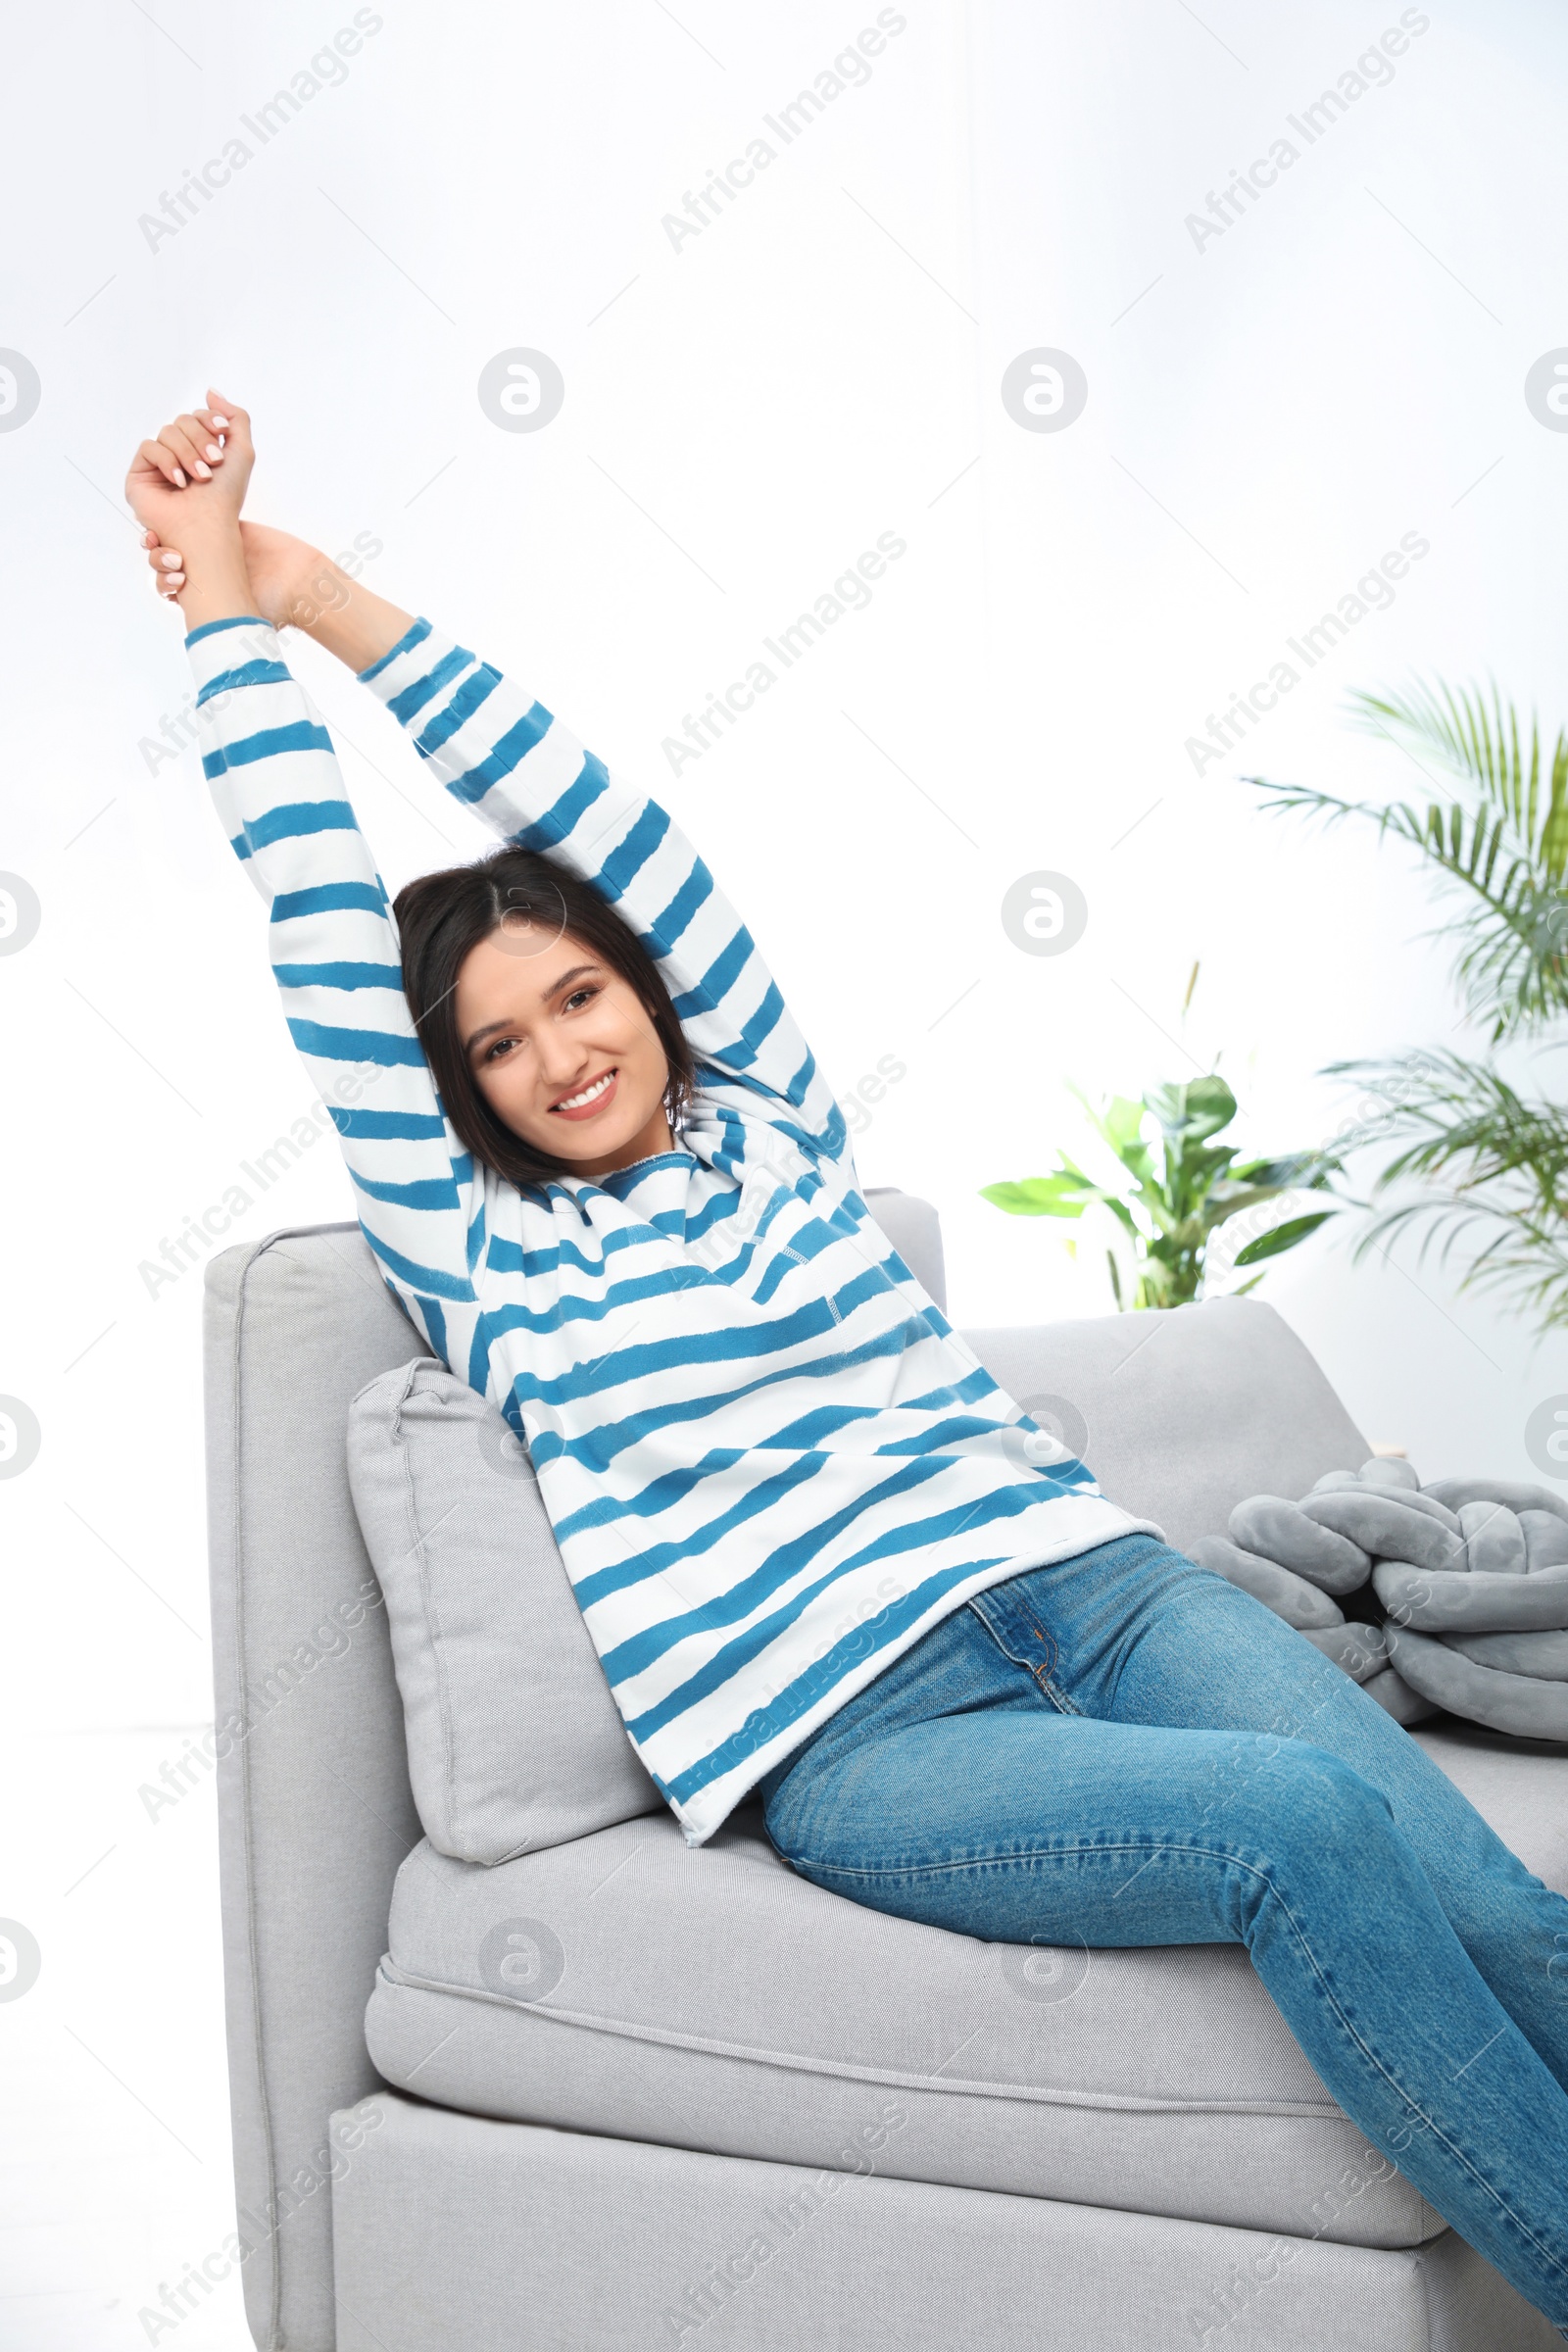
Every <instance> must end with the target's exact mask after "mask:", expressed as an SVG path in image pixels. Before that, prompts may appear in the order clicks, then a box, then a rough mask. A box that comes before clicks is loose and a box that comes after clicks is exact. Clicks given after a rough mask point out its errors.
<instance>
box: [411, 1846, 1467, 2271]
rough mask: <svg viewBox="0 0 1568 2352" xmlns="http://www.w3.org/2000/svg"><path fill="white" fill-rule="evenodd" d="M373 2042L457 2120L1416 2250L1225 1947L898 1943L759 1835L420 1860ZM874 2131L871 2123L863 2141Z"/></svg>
mask: <svg viewBox="0 0 1568 2352" xmlns="http://www.w3.org/2000/svg"><path fill="white" fill-rule="evenodd" d="M389 1935H390V1950H389V1952H388V1954H387V1956H386V1958H385V1959H384V1961H383V1962H382V1965H381V1969H380V1971H379V1973H378V1976H377V1980H376V1985H375V1989H374V1991H373V1993H372V1995H371V1998H370V2002H369V2006H368V2012H367V2018H366V2034H367V2040H368V2046H369V2051H370V2056H371V2058H372V2059H373V2060H374V2063H375V2065H376V2068H377V2070H378V2071H379V2073H380V2074H381V2075H382V2076H383V2077H384V2079H385V2080H386V2081H387V2082H390V2083H392V2084H393V2085H395V2086H396V2087H398V2088H401V2089H406V2090H409V2091H412V2092H415V2093H417V2095H418V2096H419V2097H421V2098H424V2099H431V2100H434V2101H436V2102H438V2103H439V2104H442V2105H445V2106H449V2107H455V2108H460V2109H463V2110H466V2111H468V2112H471V2113H473V2114H478V2115H488V2116H495V2117H500V2118H503V2119H506V2120H511V2121H517V2122H524V2123H534V2124H551V2125H555V2126H558V2127H564V2128H566V2129H569V2130H572V2131H593V2132H605V2133H611V2134H615V2135H618V2136H622V2137H625V2138H629V2139H639V2140H658V2141H661V2142H662V2143H664V2144H665V2145H669V2146H679V2147H688V2148H707V2149H709V2150H711V2151H712V2152H714V2153H716V2154H721V2155H733V2156H753V2157H767V2158H770V2159H773V2160H775V2161H779V2162H788V2163H799V2164H808V2165H818V2166H820V2165H836V2164H839V2163H840V2162H842V2160H843V2151H844V2148H845V2146H846V2144H847V2142H848V2141H849V2139H850V2138H852V2137H853V2135H854V2133H855V2132H856V2131H858V2130H859V2129H860V2127H861V2126H862V2125H863V2124H865V2123H866V2122H867V2120H868V2119H870V2120H871V2121H872V2122H873V2125H874V2123H875V2120H876V2119H877V2118H878V2117H879V2116H881V2114H882V2110H883V2108H884V2107H885V2106H886V2105H887V2104H888V2103H890V2102H891V2103H892V2104H894V2105H896V2106H897V2108H898V2109H899V2111H900V2112H901V2114H903V2115H905V2116H906V2117H907V2128H901V2129H900V2130H899V2131H897V2132H896V2134H894V2135H893V2136H892V2137H890V2138H889V2139H888V2141H887V2144H886V2145H885V2146H884V2147H883V2148H882V2150H881V2153H880V2155H879V2157H878V2162H879V2165H880V2166H881V2168H882V2169H883V2170H884V2171H891V2172H897V2173H900V2174H902V2175H903V2176H904V2177H906V2178H908V2179H914V2180H932V2181H945V2182H951V2183H954V2184H956V2185H958V2186H963V2187H970V2188H985V2189H1001V2190H1008V2191H1012V2192H1015V2193H1017V2194H1021V2195H1026V2196H1038V2197H1054V2198H1067V2199H1071V2200H1074V2201H1077V2202H1083V2203H1088V2204H1095V2205H1103V2206H1111V2207H1115V2208H1117V2209H1119V2210H1123V2211H1130V2212H1148V2213H1162V2214H1168V2215H1171V2216H1173V2217H1176V2218H1182V2219H1187V2220H1192V2221H1211V2222H1225V2223H1231V2224H1236V2225H1240V2226H1242V2227H1246V2228H1251V2229H1282V2230H1287V2231H1291V2232H1293V2233H1295V2234H1298V2235H1309V2234H1311V2233H1312V2231H1313V2230H1314V2229H1318V2228H1319V2227H1320V2226H1321V2227H1322V2228H1323V2229H1324V2232H1325V2234H1328V2235H1332V2236H1340V2237H1344V2238H1348V2239H1351V2240H1353V2241H1355V2242H1358V2243H1362V2244H1369V2245H1384V2246H1397V2245H1411V2244H1415V2243H1418V2242H1420V2241H1421V2240H1422V2239H1424V2238H1427V2237H1430V2236H1432V2235H1433V2234H1434V2233H1435V2232H1436V2230H1437V2229H1439V2228H1440V2226H1441V2225H1440V2223H1439V2221H1438V2218H1437V2216H1436V2215H1435V2214H1433V2213H1432V2211H1431V2210H1430V2208H1428V2207H1427V2206H1426V2205H1424V2204H1423V2202H1422V2200H1421V2199H1420V2197H1419V2196H1418V2195H1417V2194H1416V2192H1415V2191H1414V2190H1413V2189H1412V2188H1410V2186H1409V2185H1408V2183H1406V2182H1405V2181H1403V2180H1400V2179H1399V2178H1398V2177H1397V2175H1396V2174H1394V2173H1393V2172H1392V2170H1391V2168H1389V2167H1388V2166H1387V2165H1386V2164H1384V2163H1383V2162H1382V2160H1381V2159H1374V2163H1375V2167H1376V2173H1375V2177H1374V2176H1373V2174H1372V2172H1371V2171H1370V2170H1369V2169H1368V2167H1367V2166H1366V2165H1364V2164H1363V2165H1362V2166H1361V2169H1362V2172H1363V2174H1364V2175H1365V2176H1366V2177H1365V2178H1364V2180H1363V2183H1362V2188H1361V2191H1360V2193H1358V2194H1357V2195H1356V2196H1355V2197H1354V2198H1351V2199H1346V2200H1344V2203H1345V2210H1344V2212H1343V2214H1342V2213H1339V2212H1332V2213H1323V2214H1317V2215H1314V2212H1313V2206H1314V2201H1315V2200H1317V2199H1320V2198H1322V2197H1323V2196H1324V2194H1325V2192H1326V2191H1327V2190H1328V2189H1329V2188H1330V2187H1331V2185H1332V2184H1333V2183H1335V2182H1337V2181H1339V2180H1340V2179H1341V2176H1342V2174H1344V2173H1345V2171H1346V2169H1347V2168H1348V2167H1355V2166H1356V2165H1357V2164H1358V2163H1360V2161H1361V2159H1362V2157H1363V2154H1364V2150H1365V2146H1366V2143H1365V2141H1364V2139H1363V2138H1362V2136H1361V2134H1360V2133H1359V2132H1357V2131H1355V2129H1354V2127H1353V2126H1352V2125H1351V2124H1350V2123H1349V2122H1348V2120H1347V2119H1346V2117H1345V2116H1344V2115H1343V2114H1342V2112H1341V2111H1340V2109H1339V2108H1338V2107H1337V2106H1336V2104H1335V2103H1334V2101H1333V2100H1332V2099H1331V2098H1330V2097H1329V2095H1328V2093H1327V2092H1326V2091H1325V2089H1324V2088H1323V2085H1322V2084H1321V2082H1319V2081H1318V2079H1317V2077H1316V2076H1315V2075H1314V2074H1313V2072H1312V2070H1311V2068H1310V2067H1309V2066H1308V2065H1307V2063H1306V2060H1305V2059H1304V2058H1303V2057H1302V2055H1301V2052H1300V2050H1299V2048H1298V2046H1297V2044H1296V2042H1295V2041H1294V2039H1293V2038H1292V2036H1291V2035H1290V2034H1289V2033H1288V2032H1287V2031H1286V2029H1285V2027H1284V2024H1283V2022H1282V2021H1281V2018H1280V2016H1279V2012H1278V2011H1277V2010H1276V2009H1275V2007H1274V2004H1273V2002H1272V2001H1271V2000H1270V1999H1269V1997H1268V1995H1267V1993H1266V1992H1265V1991H1264V1990H1263V1988H1262V1986H1261V1985H1260V1984H1259V1983H1258V1981H1257V1978H1256V1977H1255V1976H1254V1975H1253V1973H1252V1970H1251V1967H1250V1963H1249V1961H1248V1959H1247V1955H1246V1953H1245V1952H1244V1951H1243V1950H1242V1949H1241V1947H1240V1946H1239V1945H1223V1944H1215V1945H1191V1946H1184V1947H1171V1948H1160V1949H1148V1950H1133V1951H1093V1952H1088V1951H1085V1950H1083V1949H1081V1948H1080V1949H1078V1950H1065V1951H1058V1950H1054V1949H1046V1948H1044V1947H1039V1948H1035V1947H1027V1946H1019V1945H1012V1944H997V1943H986V1942H982V1941H980V1940H979V1939H978V1938H976V1937H973V1936H956V1935H951V1934H949V1933H947V1932H946V1931H944V1930H942V1929H937V1928H927V1927H923V1926H919V1925H917V1924H915V1923H913V1922H910V1921H907V1920H900V1919H893V1918H889V1917H886V1916H884V1915H883V1914H882V1913H880V1912H876V1911H871V1910H869V1909H866V1908H865V1907H864V1906H862V1905H860V1904H858V1903H853V1902H850V1901H847V1900H846V1899H845V1898H844V1897H842V1896H839V1895H835V1894H829V1893H827V1892H825V1891H824V1890H823V1889H821V1888H819V1887H812V1886H810V1885H809V1883H808V1882H807V1881H806V1880H804V1879H801V1878H797V1877H796V1875H795V1873H794V1872H793V1871H791V1870H790V1869H789V1867H788V1865H787V1864H786V1863H784V1862H782V1861H781V1860H780V1859H779V1857H778V1856H777V1855H776V1854H775V1852H774V1851H773V1848H772V1846H771V1845H770V1844H769V1843H768V1841H767V1838H766V1835H765V1833H764V1831H763V1830H762V1827H761V1822H760V1816H759V1815H758V1813H757V1812H756V1810H755V1809H753V1808H745V1809H743V1810H742V1811H741V1812H739V1813H737V1815H736V1816H735V1818H734V1821H733V1823H732V1824H730V1825H727V1826H726V1828H725V1829H724V1830H723V1831H722V1832H721V1833H719V1834H718V1835H717V1836H715V1837H714V1838H712V1839H711V1841H710V1842H709V1843H708V1844H707V1845H706V1846H702V1847H699V1848H697V1849H696V1850H695V1851H694V1850H691V1849H689V1848H687V1847H686V1845H685V1844H684V1842H683V1840H682V1838H681V1836H680V1832H679V1829H678V1827H677V1826H676V1824H675V1823H674V1822H673V1821H672V1820H670V1819H669V1818H668V1817H667V1816H666V1817H663V1818H657V1817H650V1818H649V1819H647V1820H643V1821H634V1822H627V1823H623V1824H621V1825H619V1826H618V1827H616V1828H614V1829H611V1830H604V1831H601V1832H600V1833H599V1834H598V1835H597V1836H595V1837H592V1838H582V1839H579V1840H578V1841H577V1842H576V1843H574V1844H572V1845H567V1846H558V1847H556V1848H554V1849H553V1850H551V1851H549V1852H543V1853H537V1854H529V1855H526V1856H524V1857H522V1858H521V1859H520V1860H517V1861H515V1862H509V1863H506V1864H503V1865H502V1866H501V1867H500V1868H499V1869H497V1870H480V1869H476V1868H474V1867H473V1866H472V1865H471V1864H466V1863H462V1862H457V1861H454V1860H453V1859H451V1858H450V1857H449V1856H446V1855H444V1854H439V1853H437V1852H435V1851H434V1850H433V1849H432V1848H431V1847H430V1846H428V1845H423V1846H417V1847H416V1848H415V1850H414V1852H413V1853H412V1854H411V1855H410V1856H409V1858H408V1860H407V1861H406V1862H405V1864H404V1866H403V1869H402V1871H401V1873H400V1875H399V1879H398V1885H397V1891H396V1894H395V1896H394V1900H393V1906H392V1918H391V1926H390V1931H389ZM883 2120H884V2121H885V2120H886V2119H885V2118H884V2119H883Z"/></svg>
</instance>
